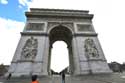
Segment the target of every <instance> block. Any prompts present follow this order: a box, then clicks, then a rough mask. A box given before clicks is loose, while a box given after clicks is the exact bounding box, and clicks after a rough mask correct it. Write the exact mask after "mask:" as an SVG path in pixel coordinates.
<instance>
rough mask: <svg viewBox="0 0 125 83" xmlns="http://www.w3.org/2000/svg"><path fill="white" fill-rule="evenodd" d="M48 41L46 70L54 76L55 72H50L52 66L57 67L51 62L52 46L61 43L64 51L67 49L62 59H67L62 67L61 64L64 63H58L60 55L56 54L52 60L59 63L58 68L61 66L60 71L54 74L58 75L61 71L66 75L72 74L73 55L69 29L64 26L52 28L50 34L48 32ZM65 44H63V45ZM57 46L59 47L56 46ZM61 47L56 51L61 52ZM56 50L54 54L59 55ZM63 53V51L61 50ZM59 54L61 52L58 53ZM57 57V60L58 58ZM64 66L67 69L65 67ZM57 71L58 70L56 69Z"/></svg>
mask: <svg viewBox="0 0 125 83" xmlns="http://www.w3.org/2000/svg"><path fill="white" fill-rule="evenodd" d="M49 40H50V47H49V64H50V65H48V70H49V71H50V72H51V74H55V72H53V71H52V69H51V68H52V65H53V66H55V67H59V66H57V65H56V64H53V62H52V60H53V58H54V57H53V56H54V55H53V52H52V51H53V50H54V49H53V47H54V45H55V44H56V43H57V42H58V43H59V42H63V44H65V45H66V47H65V49H67V51H68V52H67V55H62V57H65V58H67V59H68V61H69V62H68V63H66V64H65V65H62V64H61V63H62V62H66V61H65V60H63V61H59V62H58V60H60V59H61V56H60V55H61V54H58V55H57V57H56V58H55V59H54V60H56V61H57V62H56V63H59V65H60V66H62V69H60V70H58V71H56V73H60V72H62V71H65V73H67V74H72V72H73V53H72V32H71V30H70V29H68V28H67V27H65V26H62V25H59V26H57V27H54V28H53V29H52V30H51V31H50V32H49ZM64 42H65V43H64ZM58 46H60V45H59V44H58ZM61 49H62V48H61V47H60V48H58V50H60V51H61ZM58 50H56V53H59V51H58ZM63 51H64V50H63ZM60 53H61V52H60ZM58 57H59V58H58ZM67 59H66V60H67ZM66 65H67V66H68V67H66ZM57 69H58V68H57Z"/></svg>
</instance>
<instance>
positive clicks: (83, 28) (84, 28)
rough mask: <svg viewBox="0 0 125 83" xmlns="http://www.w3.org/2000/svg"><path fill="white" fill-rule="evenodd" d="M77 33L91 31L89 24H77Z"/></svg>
mask: <svg viewBox="0 0 125 83" xmlns="http://www.w3.org/2000/svg"><path fill="white" fill-rule="evenodd" d="M77 31H80V32H81V31H84V32H86V31H93V30H92V27H91V25H90V24H77Z"/></svg>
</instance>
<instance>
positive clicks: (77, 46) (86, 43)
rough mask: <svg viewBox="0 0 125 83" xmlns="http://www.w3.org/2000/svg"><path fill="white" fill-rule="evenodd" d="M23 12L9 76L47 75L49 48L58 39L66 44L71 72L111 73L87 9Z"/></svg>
mask: <svg viewBox="0 0 125 83" xmlns="http://www.w3.org/2000/svg"><path fill="white" fill-rule="evenodd" d="M25 15H26V17H27V20H26V25H25V27H24V30H23V32H21V38H20V41H19V44H18V46H17V49H16V52H15V55H14V57H13V60H12V63H11V66H10V68H9V71H8V72H9V73H11V74H12V76H16V77H18V76H29V75H31V74H37V75H39V76H48V75H50V59H51V58H50V57H51V55H50V53H51V48H52V44H53V43H54V42H55V41H58V40H62V41H65V42H66V43H67V45H68V51H69V57H70V58H69V63H70V64H69V69H70V75H85V74H100V73H110V72H111V71H110V69H109V67H108V65H107V62H106V59H105V56H104V53H103V51H102V48H101V46H100V43H99V40H98V38H97V33H96V32H95V30H94V27H93V24H92V18H93V15H92V14H89V11H83V10H62V9H36V8H31V9H30V11H29V12H26V13H25Z"/></svg>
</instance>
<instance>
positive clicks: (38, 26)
mask: <svg viewBox="0 0 125 83" xmlns="http://www.w3.org/2000/svg"><path fill="white" fill-rule="evenodd" d="M44 28H45V23H28V24H27V26H26V31H44Z"/></svg>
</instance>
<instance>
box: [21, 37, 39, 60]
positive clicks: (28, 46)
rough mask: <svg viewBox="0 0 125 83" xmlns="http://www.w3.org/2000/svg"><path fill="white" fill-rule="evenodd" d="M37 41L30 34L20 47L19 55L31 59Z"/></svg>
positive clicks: (34, 53) (35, 49)
mask: <svg viewBox="0 0 125 83" xmlns="http://www.w3.org/2000/svg"><path fill="white" fill-rule="evenodd" d="M37 47H38V41H37V39H34V37H32V36H31V38H30V39H28V40H27V41H26V43H25V45H24V47H23V48H22V52H21V55H22V57H23V59H33V58H35V56H36V55H37Z"/></svg>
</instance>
